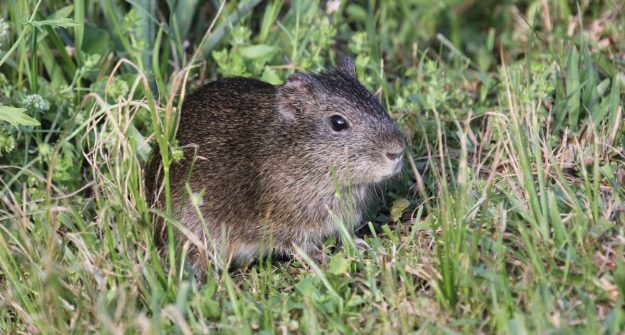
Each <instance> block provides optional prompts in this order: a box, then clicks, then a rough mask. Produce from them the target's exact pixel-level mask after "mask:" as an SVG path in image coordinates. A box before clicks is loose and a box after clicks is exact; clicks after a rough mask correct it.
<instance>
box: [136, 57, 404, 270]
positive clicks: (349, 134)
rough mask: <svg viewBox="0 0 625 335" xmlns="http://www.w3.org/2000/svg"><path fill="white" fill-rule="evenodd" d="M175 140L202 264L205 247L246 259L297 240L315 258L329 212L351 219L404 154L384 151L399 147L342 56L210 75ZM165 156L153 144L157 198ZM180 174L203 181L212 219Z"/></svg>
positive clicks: (330, 227) (215, 255)
mask: <svg viewBox="0 0 625 335" xmlns="http://www.w3.org/2000/svg"><path fill="white" fill-rule="evenodd" d="M335 114H340V115H341V116H343V117H344V118H345V119H346V120H347V121H348V122H349V124H350V128H349V129H347V130H344V131H339V132H337V131H334V130H333V129H332V128H331V126H330V121H329V117H330V116H332V115H335ZM177 140H178V142H179V144H180V145H181V146H183V148H185V149H184V153H185V158H184V159H183V160H182V161H180V162H178V163H175V164H173V165H172V166H171V173H170V182H171V199H172V204H173V206H172V207H173V208H172V211H173V214H174V215H175V217H176V218H178V219H179V220H180V222H181V224H182V225H183V226H184V227H185V228H186V229H188V230H189V232H191V233H193V234H194V235H196V236H197V237H198V238H199V240H200V241H201V242H202V243H203V245H199V246H197V245H196V246H193V247H192V250H193V252H192V253H191V259H192V261H193V262H194V263H195V264H196V265H198V266H200V267H201V268H205V265H206V261H207V260H211V258H212V261H215V262H217V263H219V262H220V259H222V260H223V259H224V258H230V260H231V261H232V262H233V263H234V264H243V263H247V262H250V261H251V260H253V259H254V258H256V257H257V256H259V255H260V254H261V253H265V254H266V253H268V252H271V251H273V252H278V253H284V254H290V253H292V252H293V245H297V246H299V247H301V248H302V249H303V250H304V251H306V252H308V253H309V254H310V255H311V256H313V258H315V259H317V260H319V261H322V258H323V254H322V252H320V250H319V248H318V246H319V245H320V244H321V243H322V242H323V241H324V240H325V239H326V238H328V237H329V236H331V235H334V234H336V232H337V226H336V222H335V221H336V220H335V218H332V216H331V214H330V213H331V212H333V213H334V214H335V216H341V215H343V216H345V217H349V218H351V220H353V221H354V222H349V223H348V224H358V223H359V222H360V221H361V220H362V213H363V211H364V210H365V208H366V206H367V203H368V201H369V198H370V193H371V192H370V191H371V187H372V186H373V185H374V184H375V183H378V182H380V181H382V180H383V179H385V178H387V177H389V176H391V175H392V174H394V173H395V172H397V170H398V166H399V165H401V163H400V160H401V157H400V158H399V159H397V160H395V161H392V160H390V159H389V158H387V156H386V153H387V152H390V153H400V152H401V151H402V150H403V148H404V143H403V139H402V136H401V134H400V132H399V131H398V129H397V127H396V126H395V124H394V122H393V121H392V120H391V118H390V117H389V116H388V114H387V113H386V111H385V110H384V108H383V107H382V106H381V105H380V103H379V102H378V101H377V100H376V99H375V98H374V97H373V96H372V95H371V93H370V92H368V91H367V90H366V89H365V88H364V87H362V85H361V84H360V83H359V82H358V80H357V79H356V74H355V70H354V67H353V63H352V62H351V60H349V59H346V60H345V61H344V62H343V63H342V64H341V66H339V68H338V69H337V70H334V71H331V72H327V73H322V74H305V73H296V74H293V75H291V76H290V77H289V79H288V81H287V83H286V84H284V85H281V86H272V85H270V84H267V83H264V82H261V81H258V80H255V79H247V78H229V79H223V80H219V81H215V82H212V83H209V84H207V85H205V86H204V87H203V88H201V89H200V90H198V91H197V92H195V93H194V94H192V95H191V96H189V97H188V98H187V99H186V100H185V102H184V105H183V110H182V113H181V118H180V126H179V129H178V133H177ZM194 156H195V159H194ZM193 162H194V164H193V169H192V171H190V168H191V165H192V163H193ZM160 165H161V164H160V155H158V154H156V155H155V158H154V159H153V162H152V163H151V165H150V167H149V168H148V171H147V186H146V187H147V189H148V191H150V192H152V194H158V195H155V196H153V197H152V198H153V199H152V200H153V201H154V203H155V205H156V206H157V207H159V208H163V207H164V205H163V204H164V195H163V192H162V187H161V188H160V192H159V191H158V190H156V187H159V186H160V185H161V184H162V181H161V180H162V177H160V170H161V168H160ZM187 182H188V184H189V186H190V188H191V190H192V191H193V192H203V203H202V204H201V205H200V207H199V208H200V211H201V214H202V216H203V219H204V222H205V224H206V227H207V228H208V229H207V230H205V229H204V228H203V225H202V221H201V220H200V218H199V217H198V216H197V215H196V210H195V208H194V206H192V205H191V202H190V201H189V197H188V194H187V192H186V190H185V183H187ZM337 190H338V191H337ZM337 195H338V196H337ZM341 205H342V206H341ZM341 208H343V210H342V209H341ZM344 208H349V209H348V210H345V209H344ZM348 212H349V215H351V216H346V215H347V214H348ZM159 225H160V228H159V229H161V230H162V226H163V224H162V223H160V224H159ZM162 236H164V235H162ZM177 236H178V238H180V239H183V240H185V239H186V237H185V236H186V235H184V234H181V233H177ZM162 240H163V237H161V241H162ZM213 245H214V246H215V247H216V249H215V250H213V247H211V246H213ZM269 245H271V247H270V248H268V247H267V246H269ZM207 256H208V257H207Z"/></svg>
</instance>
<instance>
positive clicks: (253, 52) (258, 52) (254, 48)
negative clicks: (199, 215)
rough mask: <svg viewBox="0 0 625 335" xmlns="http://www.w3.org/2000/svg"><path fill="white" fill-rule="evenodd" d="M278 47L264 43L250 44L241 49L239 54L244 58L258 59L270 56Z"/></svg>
mask: <svg viewBox="0 0 625 335" xmlns="http://www.w3.org/2000/svg"><path fill="white" fill-rule="evenodd" d="M277 51H278V48H276V47H273V46H271V45H266V44H258V45H250V46H247V47H245V48H243V49H241V56H243V57H244V58H246V59H259V58H268V57H271V56H272V55H273V54H274V53H276V52H277Z"/></svg>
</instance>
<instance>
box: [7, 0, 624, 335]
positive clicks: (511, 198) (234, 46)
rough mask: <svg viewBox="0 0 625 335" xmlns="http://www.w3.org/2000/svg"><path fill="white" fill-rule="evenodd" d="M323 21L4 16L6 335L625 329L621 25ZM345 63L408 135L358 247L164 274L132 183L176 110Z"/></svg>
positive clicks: (534, 12)
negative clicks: (234, 79) (313, 258)
mask: <svg viewBox="0 0 625 335" xmlns="http://www.w3.org/2000/svg"><path fill="white" fill-rule="evenodd" d="M332 4H339V2H335V1H327V2H326V1H323V2H315V1H295V0H292V1H269V2H267V3H265V2H260V1H257V0H249V1H241V2H238V3H237V2H228V3H220V2H219V1H193V0H189V1H178V2H176V1H169V0H168V1H160V2H159V1H149V0H135V1H126V2H122V1H113V0H101V1H99V2H93V1H84V0H74V1H73V2H72V1H69V0H65V1H62V0H51V1H28V0H7V1H3V2H2V3H0V18H1V19H0V189H1V191H0V333H3V334H22V333H29V334H30V333H44V334H48V333H51V334H55V333H58V334H67V333H76V334H84V333H92V332H97V333H100V332H101V333H113V334H125V333H164V334H172V333H176V334H189V333H215V332H220V333H221V332H223V333H235V334H246V333H255V332H262V333H382V334H392V333H409V332H421V333H501V334H507V333H509V334H525V333H580V334H599V333H607V334H616V333H623V332H625V310H624V309H623V305H624V303H625V263H624V256H623V255H624V253H623V252H624V250H623V249H624V247H625V231H624V229H625V228H624V224H625V204H624V199H625V188H624V185H625V126H624V124H623V119H624V114H623V112H624V111H623V106H624V105H625V104H624V101H625V61H624V59H625V34H624V33H623V27H625V15H624V14H623V13H625V7H624V6H625V5H624V4H623V3H622V2H620V1H579V2H575V1H565V0H556V1H542V0H518V1H501V2H499V1H490V0H489V1H479V2H478V1H463V0H446V1H432V2H428V1H417V0H414V1H374V0H370V1H357V2H353V3H352V2H350V3H349V4H346V3H341V4H340V6H338V8H336V10H335V11H331V10H330V9H331V8H332ZM5 27H6V28H5ZM341 55H351V56H353V57H354V58H355V62H356V65H357V70H358V75H359V77H360V79H361V81H362V82H363V83H364V84H365V85H366V86H367V87H368V88H369V89H371V90H372V91H374V92H375V93H376V94H377V95H378V96H379V97H380V99H381V101H382V102H383V103H384V104H385V106H386V107H387V109H388V110H389V112H390V114H391V115H392V116H393V117H395V118H396V119H397V120H398V123H399V124H400V126H401V128H402V129H403V131H404V132H405V133H406V134H407V135H408V136H410V138H411V145H410V148H409V154H408V155H407V158H406V162H405V168H404V170H403V173H402V174H401V175H400V176H399V177H397V178H395V179H394V180H393V181H391V182H389V183H387V185H386V187H385V192H384V197H383V198H382V200H381V201H380V202H379V203H377V204H376V205H375V206H373V207H372V210H371V215H370V224H368V228H367V229H365V230H366V231H365V234H364V239H365V240H366V242H367V243H368V245H369V247H368V248H364V249H354V248H352V246H350V245H345V246H342V245H338V244H336V243H335V242H334V241H328V243H327V248H326V252H327V253H328V255H329V257H330V258H329V264H328V266H327V267H326V268H319V267H318V266H316V265H315V264H314V263H311V262H310V261H309V259H307V257H306V255H305V254H300V255H297V256H296V257H294V258H293V259H291V260H285V261H280V262H277V261H271V260H265V261H261V262H259V263H258V264H256V265H253V266H250V267H248V268H245V269H240V270H236V271H233V272H230V273H228V272H221V273H217V272H214V271H213V272H210V273H209V274H208V277H207V281H206V283H198V282H197V281H196V280H195V279H194V277H193V276H191V275H190V272H189V271H188V269H187V268H186V267H185V265H184V262H183V259H184V255H185V252H186V247H188V246H175V245H174V244H173V243H170V246H169V248H170V250H173V251H174V252H170V253H169V256H168V257H166V258H163V257H161V255H160V254H159V253H158V252H157V251H156V246H155V243H154V238H153V231H152V230H151V222H150V218H151V216H152V214H153V213H154V210H153V209H150V208H149V206H148V204H147V203H146V200H145V190H144V188H143V178H144V174H143V167H144V166H145V163H146V161H147V160H148V159H149V157H150V155H151V154H152V152H153V151H154V150H155V149H157V148H158V149H160V152H161V153H162V156H163V161H164V163H165V166H168V165H169V164H170V163H171V162H172V161H173V160H176V159H180V153H181V151H180V149H179V148H178V147H177V146H176V143H175V141H174V140H173V138H174V136H175V129H176V122H177V116H178V113H179V111H180V106H181V102H182V100H183V96H184V94H186V93H188V92H190V91H191V90H193V89H194V88H196V87H198V86H199V85H201V84H202V83H204V82H206V81H208V80H212V79H216V78H221V77H224V76H232V75H245V76H252V77H256V78H261V79H263V80H265V81H268V82H271V83H280V82H282V81H283V80H284V78H285V77H286V76H287V75H288V74H290V73H292V72H293V71H295V70H307V71H319V70H322V69H324V68H327V67H328V66H331V65H332V64H334V62H335V61H336V60H337V59H338V58H339V57H340V56H341ZM168 207H171V204H169V205H168ZM165 212H167V211H165ZM164 214H165V215H166V213H164ZM176 227H177V224H176V222H175V220H174V222H172V224H171V227H170V228H171V233H173V232H174V229H177V228H176Z"/></svg>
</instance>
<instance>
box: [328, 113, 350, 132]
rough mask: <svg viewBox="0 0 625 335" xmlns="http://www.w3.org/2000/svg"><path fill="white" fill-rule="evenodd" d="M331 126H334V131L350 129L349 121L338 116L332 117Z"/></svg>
mask: <svg viewBox="0 0 625 335" xmlns="http://www.w3.org/2000/svg"><path fill="white" fill-rule="evenodd" d="M330 125H331V126H332V130H334V131H343V130H345V129H348V128H349V124H348V123H347V120H345V118H343V117H342V116H340V115H337V114H335V115H332V116H330Z"/></svg>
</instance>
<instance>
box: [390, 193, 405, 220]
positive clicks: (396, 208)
mask: <svg viewBox="0 0 625 335" xmlns="http://www.w3.org/2000/svg"><path fill="white" fill-rule="evenodd" d="M409 206H410V201H408V200H406V199H404V198H399V199H397V200H395V201H393V206H391V219H392V220H393V222H398V221H399V219H400V218H401V215H402V214H403V213H404V211H405V210H406V208H408V207H409Z"/></svg>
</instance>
